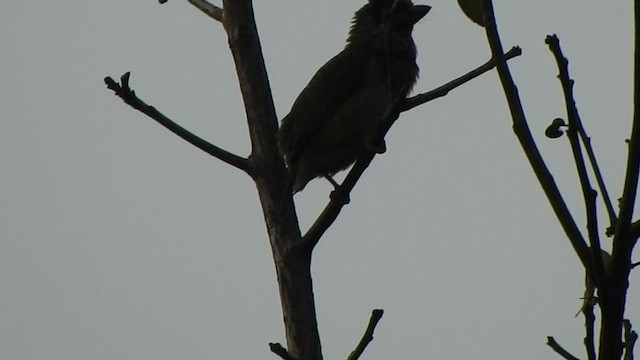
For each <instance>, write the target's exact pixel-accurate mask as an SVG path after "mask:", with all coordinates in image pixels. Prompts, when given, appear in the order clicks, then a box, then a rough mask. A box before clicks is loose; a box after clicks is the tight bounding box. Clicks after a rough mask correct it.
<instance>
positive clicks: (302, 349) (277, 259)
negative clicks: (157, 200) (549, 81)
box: [223, 0, 322, 360]
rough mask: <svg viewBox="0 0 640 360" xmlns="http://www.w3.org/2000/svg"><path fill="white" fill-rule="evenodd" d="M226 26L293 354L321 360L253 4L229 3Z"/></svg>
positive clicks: (307, 261) (306, 257) (307, 260)
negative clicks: (287, 193) (285, 194)
mask: <svg viewBox="0 0 640 360" xmlns="http://www.w3.org/2000/svg"><path fill="white" fill-rule="evenodd" d="M223 8H224V16H223V25H224V29H225V31H226V33H227V37H228V41H229V49H230V50H231V54H232V55H233V60H234V62H235V67H236V73H237V75H238V83H239V85H240V91H241V93H242V99H243V101H244V108H245V112H246V116H247V124H248V127H249V135H250V138H251V156H250V157H249V159H250V162H251V164H252V166H253V167H254V168H255V174H254V176H253V179H254V181H255V183H256V187H257V189H258V196H259V198H260V205H261V206H262V213H263V215H264V219H265V224H266V227H267V232H268V234H269V241H270V243H271V251H272V254H273V260H274V263H275V267H276V276H277V279H278V289H279V291H280V301H281V305H282V313H283V320H284V328H285V333H286V334H285V335H286V339H287V349H288V353H289V354H290V355H291V356H292V357H295V358H298V359H304V360H321V359H322V348H321V344H320V335H319V333H318V324H317V318H316V309H315V301H314V297H313V281H312V278H311V252H310V251H306V250H305V249H301V248H300V243H301V242H300V238H301V234H300V228H299V224H298V218H297V215H296V212H295V208H294V205H293V200H292V197H291V196H284V199H283V194H284V193H285V190H286V188H287V171H286V168H285V165H284V161H283V159H282V157H281V156H280V154H279V152H278V147H277V141H276V133H277V130H278V119H277V118H276V113H275V108H274V105H273V98H272V94H271V87H270V86H269V78H268V76H267V71H266V67H265V63H264V56H263V54H262V47H261V45H260V37H259V35H258V30H257V27H256V23H255V16H254V13H253V6H252V2H251V0H224V1H223Z"/></svg>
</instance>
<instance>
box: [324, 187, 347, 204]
mask: <svg viewBox="0 0 640 360" xmlns="http://www.w3.org/2000/svg"><path fill="white" fill-rule="evenodd" d="M329 198H330V199H331V201H338V202H340V203H341V204H342V205H347V204H348V203H349V202H351V198H350V197H349V193H348V192H345V191H343V189H342V187H341V186H338V187H336V188H335V190H333V191H332V192H331V195H329Z"/></svg>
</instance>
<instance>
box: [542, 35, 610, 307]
mask: <svg viewBox="0 0 640 360" xmlns="http://www.w3.org/2000/svg"><path fill="white" fill-rule="evenodd" d="M545 42H546V43H547V45H549V49H550V50H551V52H552V53H553V55H554V57H555V59H556V63H557V65H558V71H559V72H560V73H559V75H558V77H559V79H560V82H561V84H562V90H563V93H564V101H565V106H566V108H567V117H568V123H569V129H568V130H567V137H568V138H569V143H570V144H571V150H572V153H573V159H574V162H575V164H576V168H577V171H578V179H579V180H580V187H581V188H582V196H583V198H584V203H585V208H586V212H587V232H588V234H589V242H590V249H591V259H592V261H593V264H594V265H595V266H594V267H593V268H591V267H587V268H586V270H587V276H588V277H590V278H591V279H592V280H593V281H595V283H596V285H597V286H598V289H600V292H601V293H605V294H607V293H608V291H607V274H606V273H605V270H604V265H603V263H602V256H601V252H602V249H601V247H600V238H599V235H598V223H597V221H598V219H597V209H596V196H597V194H596V192H595V190H593V189H592V188H591V184H590V182H589V175H588V174H587V167H586V165H585V161H584V157H583V155H582V147H581V146H580V140H579V138H578V133H579V131H580V129H584V128H583V126H582V122H581V121H580V116H579V115H578V109H577V108H576V101H575V98H574V96H573V84H574V81H573V80H572V79H571V78H570V77H569V60H567V58H566V57H565V56H564V55H563V54H562V49H561V48H560V40H559V39H558V37H557V36H555V35H552V36H551V35H550V36H547V38H546V40H545ZM583 131H584V130H583ZM585 147H586V144H585ZM592 165H593V166H594V169H596V171H597V172H598V173H599V170H597V169H598V166H597V164H596V163H595V158H593V162H592ZM602 188H604V184H602V186H601V189H602ZM605 191H606V190H605ZM605 202H606V203H609V204H610V202H609V201H608V200H607V201H605ZM613 216H614V218H613V219H611V220H612V221H615V220H614V219H615V214H614V215H613ZM611 224H612V225H611V226H613V224H614V223H613V222H612V223H611ZM591 270H595V271H591Z"/></svg>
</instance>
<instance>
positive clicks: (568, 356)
mask: <svg viewBox="0 0 640 360" xmlns="http://www.w3.org/2000/svg"><path fill="white" fill-rule="evenodd" d="M547 345H549V347H550V348H552V349H553V351H555V352H556V353H558V355H560V356H562V357H563V358H565V359H567V360H580V359H578V358H577V357H575V356H573V355H571V354H570V353H569V352H568V351H567V350H565V349H564V348H563V347H562V346H560V344H558V343H557V342H556V339H554V338H553V337H552V336H547Z"/></svg>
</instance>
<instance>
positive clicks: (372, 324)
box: [347, 309, 384, 360]
mask: <svg viewBox="0 0 640 360" xmlns="http://www.w3.org/2000/svg"><path fill="white" fill-rule="evenodd" d="M383 314H384V310H382V309H375V310H373V311H372V312H371V318H370V319H369V325H368V326H367V330H365V332H364V335H362V339H360V342H359V343H358V346H356V348H355V349H354V350H353V351H352V352H351V354H350V355H349V357H348V358H347V360H357V359H359V358H360V355H362V353H363V352H364V350H365V349H366V348H367V345H369V343H370V342H371V341H372V340H373V332H374V330H375V329H376V326H377V325H378V321H380V319H382V315H383Z"/></svg>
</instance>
